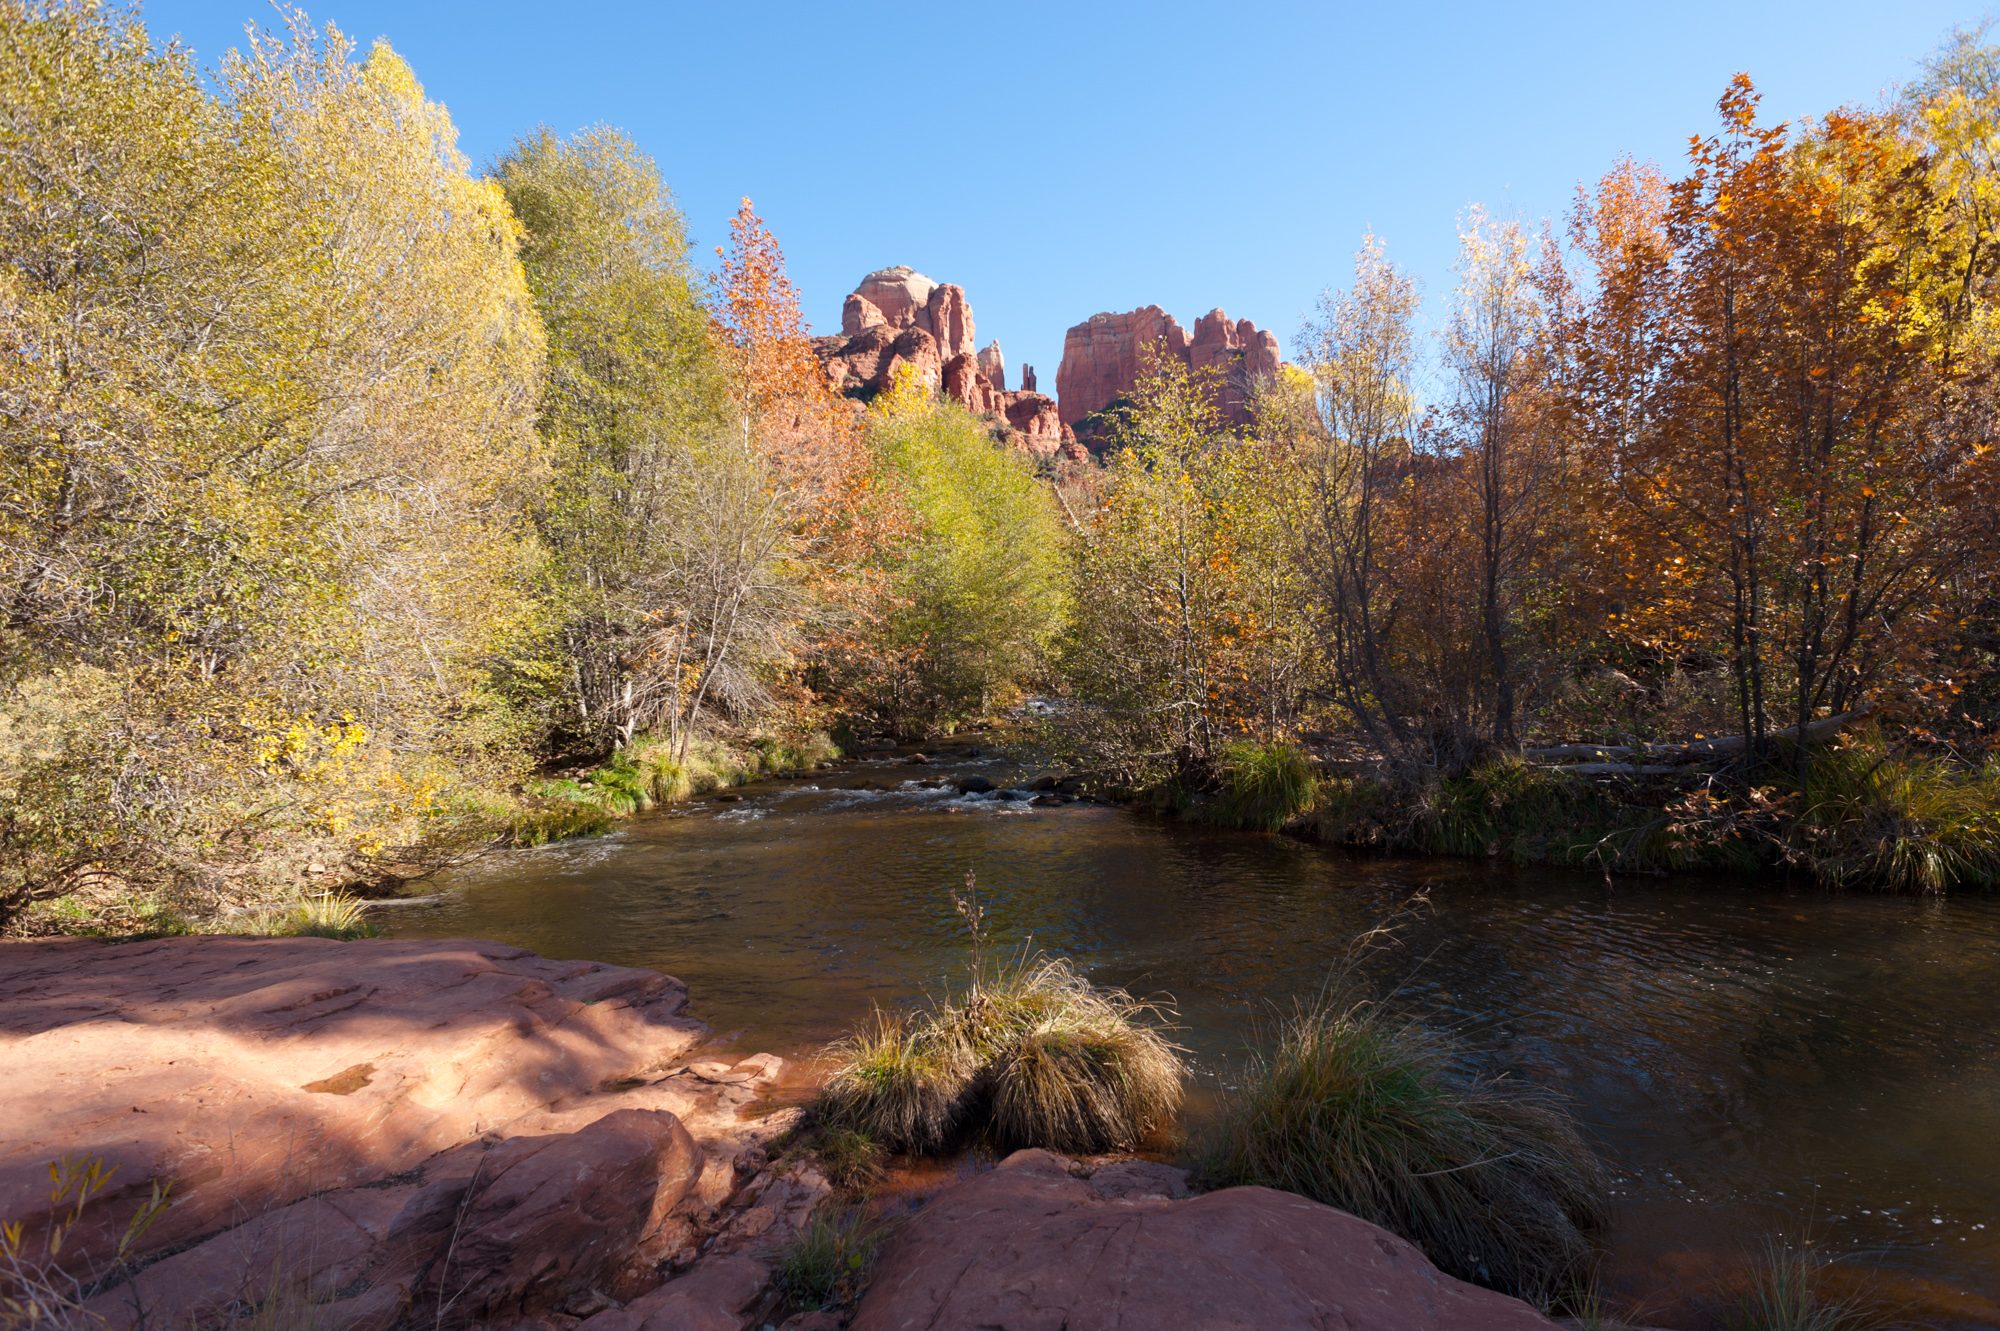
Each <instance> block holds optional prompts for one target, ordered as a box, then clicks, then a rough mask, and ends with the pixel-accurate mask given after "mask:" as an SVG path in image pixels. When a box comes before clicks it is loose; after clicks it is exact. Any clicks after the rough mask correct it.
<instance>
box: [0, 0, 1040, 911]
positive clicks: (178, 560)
mask: <svg viewBox="0 0 2000 1331" xmlns="http://www.w3.org/2000/svg"><path fill="white" fill-rule="evenodd" d="M274 29H275V30H255V31H253V32H251V33H250V35H249V37H248V38H247V40H246V42H245V43H244V45H243V47H242V48H241V49H240V50H238V51H235V52H232V53H230V54H229V55H228V56H227V57H226V58H225V59H223V60H222V61H221V62H220V63H219V64H217V65H215V66H214V67H212V68H210V69H207V70H204V69H202V68H200V67H198V66H197V65H196V63H195V61H194V58H193V56H192V55H191V54H190V53H189V52H188V51H187V50H185V49H184V48H183V47H181V46H179V45H178V44H173V43H168V44H161V43H157V42H155V41H154V40H153V39H152V37H151V36H150V35H149V34H148V33H147V31H146V29H145V27H144V25H143V23H142V22H141V20H140V18H139V16H138V14H137V13H136V11H135V10H132V9H129V8H126V7H122V6H119V5H95V4H84V3H69V2H67V0H0V136H3V137H4V139H5V148H6V150H5V152H4V153H0V200H4V202H3V203H0V329H4V336H5V338H6V340H7V343H8V346H9V347H10V349H11V350H12V351H13V353H14V354H10V355H8V356H6V357H5V358H4V362H3V363H0V419H4V424H5V431H6V434H7V437H8V440H9V447H8V448H6V449H5V450H4V452H0V930H4V931H7V932H30V933H33V932H47V931H59V930H74V929H78V928H89V929H98V930H102V931H114V930H117V929H120V928H123V927H127V926H137V927H141V928H145V927H152V923H151V922H155V921H166V920H178V921H185V922H188V923H189V924H190V926H191V927H193V926H199V927H209V923H222V922H227V921H230V920H237V921H246V920H251V919H266V918H277V917H279V916H282V915H283V914H284V912H283V911H282V910H279V909H276V908H275V907H273V908H271V909H267V907H272V904H273V903H283V902H288V901H290V900H292V899H293V898H294V897H296V896H299V895H300V894H305V895H309V896H313V897H318V896H323V895H324V894H325V893H326V892H327V891H328V890H329V889H334V888H340V887H344V886H349V885H354V886H360V887H369V886H373V885H389V884H393V883H396V882H399V881H402V880H405V879H407V878H409V877H412V876H416V875H419V874H421V873H423V872H425V871H426V870H428V869H429V868H431V867H435V866H436V865H438V864H441V863H444V862H448V861H450V860H451V859H454V858H456V857H459V856H462V855H465V854H468V853H472V852H474V851H476V850H478V849H480V848H483V847H485V846H489V845H492V844H495V843H496V842H504V841H512V842H514V843H516V844H535V843H538V842H541V841H546V840H549V839H553V838H556V837H562V836H570V835H577V834H581V833H588V832H593V831H599V830H602V829H603V828H604V827H605V826H606V825H607V824H608V823H609V822H610V821H611V820H613V819H615V818H618V817H622V816H624V815H626V814H628V813H631V812H634V811H637V810H639V809H643V808H645V807H648V806H649V805H651V804H653V803H657V802H664V801H669V800H673V799H680V798H685V797H687V796H688V795H690V794H694V793H699V792H701V791H703V790H707V789H713V788H715V787H717V786H720V785H725V784H730V783H733V782H736V781H740V780H746V779H750V778H753V777H755V776H758V775H764V774H770V773H773V772H779V771H787V770H797V769H800V768H804V767H809V766H812V765H814V764H816V763H819V762H822V761H825V760H826V758H828V757H829V756H831V754H832V753H833V749H832V747H831V744H830V741H829V740H828V738H827V737H828V736H829V735H848V734H860V735H867V734H872V733H876V732H877V731H879V730H881V729H884V728H888V729H910V730H927V729H949V728H951V727H952V726H955V725H957V724H961V723H963V722H964V721H966V720H969V719H973V718H974V717H976V716H977V715H979V714H980V713H982V712H983V711H985V710H987V709H989V708H994V707H998V706H1001V705H1004V704H1006V703H1008V702H1009V701H1011V699H1012V698H1013V697H1014V696H1015V694H1016V692H1017V690H1018V688H1019V686H1020V684H1021V683H1023V682H1025V681H1026V680H1027V678H1028V677H1029V676H1031V675H1032V674H1033V673H1034V672H1035V671H1037V670H1038V669H1039V668H1040V658H1041V655H1042V654H1043V653H1044V651H1045V650H1046V647H1047V644H1048V643H1049V642H1050V641H1052V639H1053V636H1054V633H1055V631H1056V626H1057V625H1058V624H1059V622H1060V620H1061V617H1062V613H1063V605H1064V600H1063V598H1064V595H1065V593H1066V584H1065V581H1064V579H1063V577H1062V576H1061V574H1062V568H1061V562H1062V560H1063V558H1064V552H1065V549H1066V546H1065V541H1064V538H1063V535H1062V532H1061V530H1060V528H1059V526H1058V525H1057V521H1056V518H1055V513H1056V505H1055V500H1054V497H1053V496H1052V494H1051V493H1050V492H1049V491H1048V490H1047V489H1046V488H1045V487H1043V486H1042V485H1040V484H1039V483H1038V482H1037V481H1036V479H1035V478H1034V476H1033V474H1032V472H1031V470H1030V469H1029V468H1028V467H1027V465H1026V464H1025V463H1024V462H1023V461H1021V460H1020V459H1018V458H1016V457H1014V456H1013V455H1011V454H1009V453H1007V452H1006V451H1004V450H1002V449H999V448H997V447H995V446H994V444H993V441H992V438H991V430H990V427H989V426H988V425H986V424H985V423H984V422H981V421H979V420H978V419H977V418H974V417H972V416H970V415H968V414H966V413H964V412H962V411H959V410H958V409H957V408H955V407H952V406H949V405H947V404H944V403H940V402H935V401H932V400H931V396H930V394H929V393H927V392H925V391H924V390H923V388H922V387H921V386H917V385H912V386H909V387H908V388H907V390H906V391H899V392H896V393H892V394H886V395H884V398H885V400H883V401H879V402H877V403H876V404H874V406H873V407H872V408H871V409H869V410H867V411H863V410H862V409H861V408H860V407H859V406H858V404H855V403H852V402H849V401H847V400H845V399H843V398H842V397H841V396H840V395H839V394H837V393H836V392H834V391H833V389H832V387H831V386H830V384H829V383H828V382H827V380H826V377H825V375H824V373H823V372H822V370H821V369H820V366H819V362H818V360H817V358H816V357H815V356H814V354H813V351H812V347H811V343H810V341H809V339H808V337H807V329H806V326H805V323H804V321H803V319H802V317H801V316H800V313H799V309H798V301H797V294H796V292H795V291H794V289H793V287H792V285H791V283H790V281H789V280H788V278H787V277H786V274H785V266H784V257H783V254H782V253H781V252H780V250H779V248H778V246H777V243H776V241H775V239H774V238H773V237H772V236H771V234H770V232H769V230H768V229H767V228H766V227H765V226H764V225H763V224H762V222H761V221H760V220H759V219H758V217H757V216H756V214H755V212H754V211H752V209H751V207H750V205H749V202H748V201H747V200H746V201H745V202H744V206H743V208H742V209H741V211H740V212H739V213H738V214H737V216H736V217H735V218H734V219H733V221H732V222H731V224H730V227H729V233H728V240H727V243H726V245H724V246H723V247H721V249H720V251H719V253H718V260H717V264H716V267H715V271H714V272H713V274H712V275H711V274H707V273H704V272H703V271H702V269H701V267H699V266H698V265H697V264H696V262H695V258H694V255H693V253H692V250H691V246H690V242H689V238H688V228H687V226H686V224H685V222H684V220H683V218H682V216H681V214H680V212H679V211H678V209H677V208H676V207H675V205H674V202H673V199H672V196H671V195H670V193H669V192H668V190H667V188H666V186H665V184H664V182H662V180H661V179H660V176H659V172H658V170H657V168H656V167H655V165H654V163H653V162H652V160H651V159H650V158H648V157H647V156H646V155H645V153H644V152H642V151H641V150H640V149H639V148H638V146H637V145H635V144H634V143H632V142H631V141H630V140H629V139H628V138H626V137H625V136H624V135H622V134H620V133H619V132H618V131H616V130H613V129H609V128H596V129H590V130H586V131H583V132H581V133H579V134H576V135H574V136H571V137H568V138H563V137H559V136H557V135H556V134H554V133H551V132H548V131H537V132H535V133H532V134H529V135H527V136H525V137H523V138H522V139H520V140H519V141H517V142H516V143H515V144H514V145H513V146H512V147H511V148H509V149H508V150H507V151H506V152H505V153H503V154H502V155H501V157H500V158H499V160H497V161H496V162H494V163H492V164H491V165H490V166H488V167H487V168H485V169H483V170H481V169H476V168H475V167H474V166H473V164H471V163H470V162H468V161H467V160H466V158H465V157H464V155H463V154H462V153H460V151H459V150H458V148H457V147H456V129H455V127H454V126H453V124H452V122H451V119H450V117H449V116H448V115H447V114H446V112H445V110H444V108H443V107H441V106H439V105H437V104H436V103H435V102H433V101H431V100H429V99H428V98H427V97H426V95H425V93H424V91H423V88H422V86H421V84H420V83H419V82H418V79H417V76H416V73H415V71H413V70H412V69H411V68H410V66H409V65H408V64H407V63H405V62H404V61H403V60H402V58H401V57H399V56H398V55H397V54H396V52H395V51H394V50H393V49H391V48H390V47H389V46H388V44H387V43H386V42H380V43H377V44H376V45H375V46H374V48H373V49H372V50H369V51H365V52H364V51H360V50H357V49H356V47H355V46H354V45H353V43H351V42H350V40H349V39H348V38H347V37H346V36H345V35H344V34H342V33H340V32H339V31H338V30H337V29H335V28H333V27H330V26H329V27H316V26H314V25H312V24H311V23H309V22H308V21H307V20H306V19H305V17H304V16H303V15H301V14H299V13H297V12H296V11H293V10H289V9H281V10H280V11H279V17H278V19H277V20H276V21H275V25H274Z"/></svg>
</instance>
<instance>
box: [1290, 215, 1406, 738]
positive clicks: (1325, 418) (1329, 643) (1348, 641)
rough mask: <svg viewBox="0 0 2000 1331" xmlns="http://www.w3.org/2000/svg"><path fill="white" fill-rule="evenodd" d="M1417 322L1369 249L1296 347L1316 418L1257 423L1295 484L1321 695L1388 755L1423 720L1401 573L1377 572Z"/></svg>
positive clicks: (1295, 533)
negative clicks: (1406, 638) (1404, 621)
mask: <svg viewBox="0 0 2000 1331" xmlns="http://www.w3.org/2000/svg"><path fill="white" fill-rule="evenodd" d="M1416 310H1417V291H1416V285H1415V283H1413V282H1412V281H1411V280H1410V279H1409V278H1408V277H1407V276H1405V275H1404V274H1402V273H1401V272H1399V271H1397V270H1396V268H1395V267H1394V266H1393V265H1392V264H1391V263H1390V262H1389V261H1388V258H1387V257H1386V255H1385V253H1384V251H1383V248H1382V245H1381V243H1380V242H1379V241H1378V240H1376V238H1375V237H1373V236H1370V237H1368V238H1367V239H1366V240H1365V241H1364V242H1363V243H1362V247H1361V249H1360V251H1359V252H1358V253H1357V254H1356V255H1355V260H1354V282H1353V285H1352V286H1351V287H1349V288H1348V289H1347V290H1346V291H1345V292H1342V293H1340V294H1338V295H1335V294H1334V293H1331V292H1329V293H1327V294H1326V295H1323V296H1322V297H1321V298H1320V302H1319V307H1318V312H1317V314H1316V316H1315V317H1314V318H1313V319H1312V320H1311V321H1309V322H1308V323H1307V325H1306V328H1305V330H1304V332H1303V333H1302V334H1301V335H1300V338H1299V356H1300V361H1301V363H1302V364H1303V365H1304V367H1305V369H1306V371H1307V373H1308V374H1310V376H1311V378H1312V385H1313V399H1312V406H1313V410H1312V411H1311V412H1310V413H1299V414H1295V415H1292V416H1290V417H1288V418H1283V419H1280V418H1276V417H1275V416H1273V415H1271V414H1269V413H1267V414H1266V415H1265V417H1264V418H1263V419H1260V421H1259V433H1260V434H1262V435H1264V436H1265V437H1268V438H1273V439H1275V440H1278V441H1279V442H1280V443H1281V445H1282V446H1283V447H1284V448H1286V449H1287V451H1288V452H1289V455H1290V458H1291V464H1292V468H1293V471H1294V473H1295V474H1296V476H1297V477H1298V483H1297V486H1296V490H1295V495H1296V502H1295V503H1294V504H1293V505H1292V506H1291V509H1290V517H1291V533H1290V534H1291V540H1292V544H1293V547H1294V549H1295V550H1296V551H1297V558H1298V564H1299V567H1300V569H1301V570H1302V572H1303V574H1304V577H1305V580H1306V582H1307V585H1308V587H1309V589H1310V591H1309V597H1310V599H1309V605H1310V615H1311V617H1312V620H1313V622H1314V624H1315V627H1316V628H1317V629H1318V630H1319V632H1318V635H1317V636H1318V641H1319V660H1318V662H1317V667H1318V668H1317V671H1316V691H1317V692H1318V693H1319V694H1321V696H1323V697H1325V698H1328V699H1330V700H1331V701H1333V702H1334V703H1335V704H1336V705H1337V706H1338V707H1339V708H1340V709H1341V710H1342V711H1344V712H1345V714H1346V715H1347V717H1348V718H1349V719H1351V720H1352V721H1353V722H1354V723H1355V724H1356V725H1358V726H1359V727H1360V729H1361V730H1362V732H1363V733H1364V734H1365V735H1366V736H1367V738H1368V739H1369V740H1370V741H1371V742H1372V743H1373V744H1374V746H1375V747H1376V748H1377V749H1379V750H1380V751H1382V752H1384V753H1386V754H1391V755H1401V754H1406V753H1408V752H1409V751H1410V750H1411V748H1412V746H1413V743H1414V731H1415V728H1416V727H1417V725H1419V724H1420V719H1419V718H1420V717H1421V715H1422V713H1423V712H1424V711H1425V710H1426V709H1425V707H1424V706H1423V704H1422V703H1421V702H1420V701H1419V700H1418V699H1416V698H1414V697H1413V696H1412V694H1411V689H1410V684H1411V682H1412V681H1410V680H1409V679H1408V677H1407V676H1406V675H1405V674H1404V672H1403V671H1402V670H1401V668H1400V663H1399V662H1398V660H1397V658H1396V654H1395V646H1394V643H1395V637H1396V633H1397V628H1398V608H1399V597H1398V588H1397V585H1396V580H1395V579H1396V569H1395V568H1394V566H1393V565H1392V564H1391V563H1389V562H1386V561H1385V560H1384V554H1385V552H1386V551H1387V549H1388V548H1389V545H1390V541H1391V538H1390V534H1389V532H1388V527H1389V525H1390V524H1391V523H1392V522H1393V521H1394V514H1393V512H1392V506H1393V505H1394V503H1395V496H1396V492H1397V491H1398V490H1399V489H1400V488H1401V487H1402V485H1403V484H1404V482H1405V480H1406V478H1407V476H1408V473H1409V464H1410V456H1411V438H1412V434H1413V427H1414V424H1415V420H1414V417H1415V409H1414V396H1413V392H1412V388H1411V378H1412V373H1413V366H1414V346H1415V338H1414V334H1413V331H1412V324H1413V321H1414V319H1415V316H1416Z"/></svg>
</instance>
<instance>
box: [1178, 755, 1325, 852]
mask: <svg viewBox="0 0 2000 1331" xmlns="http://www.w3.org/2000/svg"><path fill="white" fill-rule="evenodd" d="M1216 767H1217V772H1216V776H1217V780H1218V783H1219V785H1220V789H1219V790H1218V791H1217V792H1216V793H1215V795H1214V796H1213V797H1212V798H1211V799H1209V800H1207V801H1206V802H1204V803H1201V804H1198V805H1196V806H1195V809H1196V814H1197V816H1198V817H1199V818H1200V819H1201V820H1202V821H1204V822H1210V823H1215V824H1217V825H1218V826H1222V827H1245V828H1254V829H1256V830H1258V831H1261V832H1275V831H1277V830H1278V829H1279V828H1281V827H1283V826H1284V825H1285V824H1287V823H1289V822H1291V821H1292V819H1294V818H1296V817H1298V816H1299V815H1300V814H1302V813H1304V812H1306V810H1308V809H1310V808H1311V807H1312V806H1313V801H1314V798H1315V797H1316V795H1317V794H1318V790H1319V780H1318V777H1317V776H1316V774H1315V773H1314V771H1313V765H1312V760H1311V759H1310V758H1308V757H1306V755H1305V754H1303V753H1301V752H1299V751H1298V750H1297V749H1295V748H1292V747H1291V746H1290V745H1288V744H1257V743H1253V742H1251V741H1248V740H1239V741H1237V742H1235V743H1232V744H1227V745H1225V746H1223V749H1222V752H1221V754H1220V755H1219V758H1218V761H1217V764H1216Z"/></svg>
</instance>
